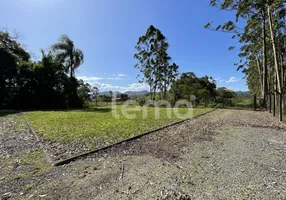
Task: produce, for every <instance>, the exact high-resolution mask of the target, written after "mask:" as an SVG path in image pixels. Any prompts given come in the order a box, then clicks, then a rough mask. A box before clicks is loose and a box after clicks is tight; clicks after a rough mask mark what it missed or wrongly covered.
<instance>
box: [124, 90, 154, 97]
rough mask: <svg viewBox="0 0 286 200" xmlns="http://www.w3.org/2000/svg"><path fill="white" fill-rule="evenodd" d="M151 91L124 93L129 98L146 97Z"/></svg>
mask: <svg viewBox="0 0 286 200" xmlns="http://www.w3.org/2000/svg"><path fill="white" fill-rule="evenodd" d="M148 93H149V91H147V90H142V91H137V92H135V91H127V92H124V94H127V95H128V96H144V95H146V94H148Z"/></svg>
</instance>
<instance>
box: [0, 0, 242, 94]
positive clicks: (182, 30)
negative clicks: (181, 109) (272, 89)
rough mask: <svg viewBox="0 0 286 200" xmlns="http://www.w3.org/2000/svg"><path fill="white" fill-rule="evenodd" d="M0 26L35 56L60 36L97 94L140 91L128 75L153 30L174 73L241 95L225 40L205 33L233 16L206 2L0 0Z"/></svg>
mask: <svg viewBox="0 0 286 200" xmlns="http://www.w3.org/2000/svg"><path fill="white" fill-rule="evenodd" d="M0 7H1V12H0V26H2V27H6V28H8V29H9V30H11V31H12V32H13V30H17V31H18V32H20V34H21V36H23V37H22V38H21V42H23V43H24V44H25V45H26V48H27V49H28V51H29V52H32V54H33V55H35V57H39V56H40V49H41V48H48V47H49V46H50V45H52V44H53V43H55V42H57V39H58V38H59V36H60V35H61V34H67V35H68V36H69V37H70V38H71V39H72V40H73V41H74V43H75V45H76V46H77V47H78V48H80V49H82V50H83V52H84V55H85V62H84V64H83V65H81V66H80V68H79V69H78V71H77V72H76V76H77V77H79V78H82V79H84V80H85V81H87V82H89V83H92V84H95V85H96V86H98V87H99V89H100V91H109V90H119V91H126V90H142V89H148V87H146V85H141V84H138V80H137V79H136V76H137V74H138V70H136V69H134V65H135V64H136V60H135V59H133V55H134V53H135V52H136V51H135V48H134V46H135V45H136V42H137V40H138V37H139V36H141V35H143V34H144V33H145V31H146V29H147V28H148V27H149V25H151V24H153V25H154V26H155V27H156V28H159V29H160V30H161V31H162V33H163V34H164V35H165V36H166V37H167V39H168V42H169V44H170V48H169V51H168V53H169V55H170V56H171V57H172V62H175V63H176V64H177V65H179V67H180V68H179V70H180V72H195V73H196V74H197V76H204V75H209V76H212V77H213V78H215V79H216V80H217V85H218V86H219V87H220V86H225V87H228V88H230V89H233V90H247V86H246V83H245V80H244V79H242V78H243V76H244V75H243V74H242V73H241V72H237V71H236V67H235V66H234V65H233V64H234V63H235V62H237V61H238V60H239V58H238V56H237V54H238V52H239V50H238V48H236V49H235V50H233V51H228V47H229V46H232V45H237V41H236V40H233V39H231V35H230V34H225V33H221V32H213V31H209V30H205V29H204V28H203V27H204V25H205V24H206V23H207V22H209V21H214V22H215V23H216V24H219V23H223V22H225V21H227V20H230V19H233V18H234V16H233V15H234V13H230V12H224V11H219V10H218V9H217V8H214V7H210V6H209V0H200V1H197V0H177V1H174V0H81V1H80V0H49V1H45V0H9V1H0Z"/></svg>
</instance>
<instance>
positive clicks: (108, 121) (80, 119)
mask: <svg viewBox="0 0 286 200" xmlns="http://www.w3.org/2000/svg"><path fill="white" fill-rule="evenodd" d="M121 108H122V106H117V107H116V108H112V107H111V106H107V107H98V108H91V109H86V110H70V111H33V112H25V113H24V114H25V116H26V117H27V118H28V119H29V120H30V122H31V124H32V126H33V128H34V129H35V131H36V132H37V133H38V134H39V135H40V136H42V137H43V138H44V139H47V140H51V141H53V142H60V143H67V142H69V141H73V140H78V139H79V140H81V139H88V138H94V137H96V138H97V137H99V138H102V139H104V140H105V141H109V142H110V141H119V140H122V139H126V138H128V137H131V136H133V135H136V134H140V133H142V132H144V131H148V130H152V129H155V128H158V127H161V126H163V125H167V124H169V123H172V122H176V121H180V120H181V119H180V118H178V117H176V116H175V115H174V114H173V113H172V111H173V109H172V108H157V109H159V114H160V117H159V119H156V118H155V114H154V113H155V109H156V108H154V107H148V108H147V112H146V113H147V118H145V119H144V118H143V111H142V107H139V106H138V107H134V106H133V107H130V106H129V107H128V109H129V113H130V114H134V116H135V118H134V119H127V118H125V117H124V116H123V113H122V112H121ZM136 109H138V110H139V111H136ZM130 110H131V111H130ZM210 110H212V109H211V108H195V109H192V114H188V115H187V116H185V118H191V117H192V116H197V115H200V114H202V113H205V112H207V111H210ZM114 111H116V112H117V114H118V116H119V117H120V119H116V118H115V117H114V115H113V112H114ZM170 111H171V114H172V115H171V117H170V118H169V117H168V115H167V113H168V112H170ZM179 112H180V113H181V114H183V113H186V112H187V108H179Z"/></svg>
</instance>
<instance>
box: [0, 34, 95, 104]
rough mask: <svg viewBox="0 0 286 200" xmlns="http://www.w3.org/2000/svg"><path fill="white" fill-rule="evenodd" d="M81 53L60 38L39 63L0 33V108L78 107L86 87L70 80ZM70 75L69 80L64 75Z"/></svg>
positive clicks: (80, 60)
mask: <svg viewBox="0 0 286 200" xmlns="http://www.w3.org/2000/svg"><path fill="white" fill-rule="evenodd" d="M82 62H83V53H82V52H81V51H80V50H79V49H76V48H75V47H74V44H73V42H72V40H70V39H69V38H68V37H67V36H61V37H60V40H59V43H57V44H55V45H53V46H52V48H51V51H49V52H47V53H46V52H44V51H43V50H42V58H41V60H40V61H33V60H31V56H30V54H29V53H28V52H27V51H26V50H25V49H24V48H23V47H22V45H21V44H20V43H18V42H17V41H16V38H13V37H12V36H11V35H10V34H9V33H8V32H5V31H1V32H0V94H1V95H0V108H2V109H3V108H6V109H7V108H9V109H11V108H13V109H20V108H21V109H38V108H44V109H54V108H74V107H82V106H83V104H84V100H86V98H87V95H86V94H87V92H89V85H87V84H84V83H83V82H82V81H78V80H77V79H76V78H75V77H74V70H75V69H76V68H77V67H79V66H80V64H81V63H82ZM68 73H70V76H68V75H67V74H68Z"/></svg>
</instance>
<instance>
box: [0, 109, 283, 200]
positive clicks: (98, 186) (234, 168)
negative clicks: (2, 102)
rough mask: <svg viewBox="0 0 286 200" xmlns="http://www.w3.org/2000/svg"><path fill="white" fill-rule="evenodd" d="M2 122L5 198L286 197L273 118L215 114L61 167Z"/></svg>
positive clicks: (0, 187)
mask: <svg viewBox="0 0 286 200" xmlns="http://www.w3.org/2000/svg"><path fill="white" fill-rule="evenodd" d="M0 122H1V125H0V128H1V129H0V130H1V132H0V156H1V159H2V158H3V160H4V161H3V162H2V163H1V170H0V195H2V199H227V200H229V199H286V126H285V124H283V123H280V122H278V119H277V118H274V117H272V116H271V114H269V113H267V112H253V111H245V110H216V111H214V112H211V113H209V114H206V115H204V116H201V117H199V118H197V119H193V120H189V121H186V122H184V123H182V124H179V125H175V126H172V127H169V128H166V129H163V130H161V131H157V132H154V133H152V134H150V135H146V136H144V137H142V138H140V139H137V140H134V141H130V142H126V143H125V144H120V145H117V146H114V147H113V148H110V149H107V150H105V151H102V152H99V153H96V154H92V155H90V156H89V157H86V158H82V159H81V160H77V161H75V162H73V163H70V164H68V165H64V166H60V167H52V166H50V165H49V163H45V162H44V161H43V159H42V157H41V154H40V153H38V154H36V156H35V154H32V155H33V156H34V157H33V156H32V158H34V159H32V160H41V163H42V164H41V165H40V164H39V163H37V162H32V161H29V159H27V157H28V158H29V155H31V152H32V153H33V152H35V151H36V152H38V151H40V150H41V149H39V148H40V147H39V146H38V145H37V144H36V143H35V140H34V139H33V137H32V135H29V134H30V133H29V131H27V130H26V129H25V127H24V126H23V127H22V128H20V129H19V128H15V124H17V123H20V124H21V122H19V121H17V119H13V118H8V117H2V118H1V120H0ZM24 138H25V139H26V140H25V142H23V139H24ZM12 149H13V150H12ZM24 158H25V159H24ZM23 160H24V161H25V162H23ZM27 160H28V161H27ZM15 163H16V164H15ZM35 166H36V167H35ZM43 168H45V169H46V170H43ZM31 171H32V172H33V173H30V172H31ZM19 173H22V174H27V175H26V176H24V175H22V176H20V177H18V178H15V177H17V176H19ZM175 196H176V197H175Z"/></svg>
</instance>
